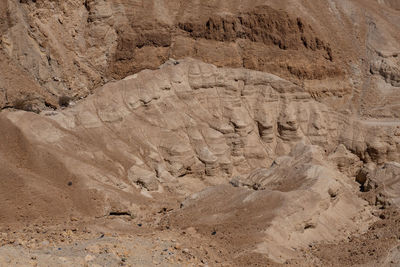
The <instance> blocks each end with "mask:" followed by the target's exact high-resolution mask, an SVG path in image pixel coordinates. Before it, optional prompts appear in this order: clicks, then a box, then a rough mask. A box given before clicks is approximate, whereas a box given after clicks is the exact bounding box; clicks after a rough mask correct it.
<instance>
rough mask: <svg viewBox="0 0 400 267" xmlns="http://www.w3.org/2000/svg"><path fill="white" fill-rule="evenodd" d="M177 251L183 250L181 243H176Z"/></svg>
mask: <svg viewBox="0 0 400 267" xmlns="http://www.w3.org/2000/svg"><path fill="white" fill-rule="evenodd" d="M174 248H175V249H181V248H182V245H181V244H180V243H176V244H175V246H174Z"/></svg>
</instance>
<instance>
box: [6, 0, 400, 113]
mask: <svg viewBox="0 0 400 267" xmlns="http://www.w3.org/2000/svg"><path fill="white" fill-rule="evenodd" d="M1 12H2V14H3V15H2V20H1V40H2V41H1V48H2V51H3V52H2V53H3V54H2V58H4V60H2V61H6V60H7V58H8V59H9V60H11V62H13V63H15V64H16V65H17V67H18V68H20V69H21V70H22V71H26V73H24V74H22V75H20V77H21V80H26V81H27V83H29V84H31V85H30V86H20V87H16V88H13V87H12V86H11V87H10V86H8V85H7V86H6V85H5V82H3V84H4V85H2V86H1V88H2V91H3V100H2V103H3V104H2V106H3V107H4V106H13V105H14V106H15V102H16V101H18V100H20V98H23V97H20V96H19V95H18V94H17V93H15V91H17V92H21V94H22V95H24V94H25V92H30V91H34V92H35V95H34V96H28V97H26V98H27V101H28V102H30V101H31V99H38V100H39V102H41V103H42V104H41V105H40V103H33V106H34V107H36V108H34V109H44V108H45V104H46V105H47V107H55V106H57V97H59V96H62V95H67V96H71V97H75V98H80V97H85V96H87V95H88V94H90V93H91V92H93V90H95V88H97V87H99V86H101V85H103V84H104V83H106V82H108V81H110V80H112V79H121V78H124V77H126V76H128V75H131V74H134V73H137V72H138V71H141V70H143V69H155V68H157V67H158V66H159V65H161V64H162V63H163V62H165V61H166V60H168V59H169V58H174V59H180V58H185V57H192V58H197V59H201V60H203V61H205V62H207V63H212V64H215V65H217V66H228V67H244V68H248V69H254V70H260V71H264V72H269V73H273V74H276V75H278V76H280V77H282V78H286V79H289V80H290V81H292V82H295V83H296V84H298V85H303V86H304V87H305V89H306V90H307V91H308V92H311V93H312V96H313V97H314V98H315V99H318V100H320V101H323V102H325V103H327V104H330V105H331V106H334V107H335V108H336V109H338V108H340V109H349V110H351V111H352V112H353V113H355V114H361V115H365V116H372V117H397V116H398V106H397V104H396V103H397V102H396V101H395V99H398V90H396V88H397V87H398V77H397V76H398V68H399V62H398V60H397V59H398V57H397V56H396V55H397V54H398V51H399V47H398V43H399V40H398V34H397V33H398V31H399V28H398V25H399V23H397V22H398V20H399V19H398V12H399V11H398V10H397V9H396V4H395V3H393V2H391V1H380V2H379V1H378V2H376V1H372V0H370V1H368V2H365V1H351V2H347V3H343V2H336V1H322V0H320V1H314V2H313V3H308V2H306V1H296V2H293V1H268V3H267V2H265V1H246V2H243V1H230V2H229V3H220V2H219V1H207V2H201V3H200V2H196V1H186V2H185V3H181V2H180V1H161V2H160V1H158V2H155V1H83V0H74V1H67V2H66V1H19V2H15V1H3V3H2V7H1ZM10 14H12V16H10ZM4 69H5V70H7V67H5V68H4ZM4 72H5V73H8V72H14V71H11V70H10V71H4ZM3 76H4V75H3ZM25 76H26V77H25ZM383 80H384V81H385V82H384V83H383ZM38 87H41V88H43V89H44V91H42V92H40V91H38ZM377 88H385V89H384V90H382V89H377ZM5 95H7V97H6V96H5ZM376 98H378V99H379V101H378V102H379V103H382V104H378V105H377V101H375V99H376ZM45 102H47V103H45ZM383 103H384V104H383Z"/></svg>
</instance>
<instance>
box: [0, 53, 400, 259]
mask: <svg viewBox="0 0 400 267" xmlns="http://www.w3.org/2000/svg"><path fill="white" fill-rule="evenodd" d="M1 123H2V125H4V126H5V129H4V130H2V135H3V136H5V137H6V138H7V142H5V143H3V144H2V146H1V151H2V162H3V163H4V164H3V168H4V175H5V177H4V181H5V183H6V184H7V183H10V184H11V182H12V180H13V179H16V178H15V177H18V178H17V180H18V181H19V182H20V183H21V184H23V185H24V186H21V187H18V190H17V191H18V195H20V196H23V197H22V199H27V200H26V201H28V202H30V203H31V204H30V205H29V206H27V207H26V206H22V207H20V209H19V211H18V212H17V213H15V212H10V210H9V209H10V206H8V205H7V206H2V214H9V216H7V218H3V221H15V220H16V221H21V222H22V221H23V220H21V219H18V218H19V217H18V216H20V213H23V214H29V216H30V217H31V220H32V221H35V220H36V219H39V218H38V214H40V217H41V218H43V217H48V218H51V219H52V220H58V219H61V220H62V219H63V218H65V216H66V217H67V218H68V217H70V216H95V217H104V216H107V215H108V214H111V213H113V212H114V213H115V212H126V213H129V214H133V213H138V214H142V213H143V212H140V210H141V208H140V207H142V205H147V204H145V203H146V202H147V201H146V197H150V199H149V200H148V201H149V202H150V203H157V199H158V198H159V197H164V198H165V197H171V196H173V197H174V198H177V199H180V198H181V197H182V196H185V195H186V196H187V195H188V194H191V193H194V192H196V191H197V190H200V189H204V188H206V187H207V186H210V185H211V186H212V185H216V184H222V185H221V186H217V187H212V188H208V189H205V191H203V192H202V193H198V194H195V195H193V196H191V197H189V198H188V199H187V200H186V201H184V202H182V203H181V206H180V209H179V210H177V211H176V212H174V213H171V214H170V215H169V216H167V217H164V218H162V219H161V220H160V222H158V225H159V227H161V228H162V229H163V228H164V227H167V228H165V229H172V228H173V229H186V228H187V227H197V228H199V229H203V230H202V231H208V230H211V229H212V227H221V226H222V225H225V226H226V228H224V229H225V230H224V231H228V230H227V229H231V228H232V227H233V228H232V229H235V228H236V227H241V226H243V225H244V223H245V222H246V223H247V224H250V225H252V227H250V228H244V229H242V230H237V231H238V232H237V235H235V236H233V237H229V238H232V242H233V244H236V245H237V247H236V249H240V250H242V251H248V252H256V253H261V254H262V255H266V257H267V258H269V259H270V260H273V261H275V262H284V261H285V260H287V259H292V258H297V257H300V254H299V252H298V251H297V250H296V249H300V248H306V247H307V246H308V244H310V243H313V242H322V241H328V240H329V241H331V242H334V241H338V240H340V239H342V238H345V237H347V236H348V235H349V234H362V233H363V232H364V231H365V230H366V229H367V227H368V226H369V224H370V223H372V222H374V221H375V217H374V216H372V215H371V213H370V209H371V208H370V207H369V206H368V202H367V201H364V200H362V199H361V198H359V197H358V196H357V192H358V191H359V187H360V186H364V187H365V188H367V186H368V185H369V184H372V183H374V182H376V183H380V182H382V181H379V179H378V178H374V177H377V176H378V175H381V176H379V177H387V178H382V179H388V180H390V179H392V180H393V179H394V178H392V177H389V176H385V175H384V174H381V172H380V171H379V170H378V169H376V168H377V167H376V166H378V165H380V164H383V163H385V162H388V161H396V160H398V159H399V157H400V156H399V153H400V145H399V144H400V140H399V136H400V135H399V131H400V122H396V123H393V122H390V123H389V122H388V123H383V122H381V121H372V120H368V121H365V120H360V119H358V118H353V117H349V116H348V114H343V113H340V112H337V111H335V110H334V109H332V108H329V107H328V106H326V105H324V104H322V103H320V102H318V101H315V100H314V99H313V98H312V97H311V95H310V94H309V93H308V92H306V91H305V90H304V88H302V87H299V86H298V85H296V84H294V83H292V82H289V81H287V80H284V79H282V78H279V77H277V76H275V75H272V74H267V73H263V72H257V71H252V70H248V69H230V68H217V67H216V66H214V65H210V64H206V63H203V62H201V61H197V60H193V59H186V60H180V61H175V60H171V61H167V62H166V63H165V64H164V65H163V66H161V67H160V69H159V70H156V71H149V70H146V71H142V72H140V73H138V74H135V75H132V76H128V77H126V78H125V79H123V80H121V81H117V82H111V83H108V84H107V85H105V86H103V87H102V88H99V89H98V90H96V93H95V94H93V95H91V96H89V97H88V98H86V99H84V100H83V101H81V102H79V103H78V104H76V105H74V106H73V107H70V108H68V109H66V110H64V111H44V112H42V113H41V114H34V113H28V112H24V111H19V112H12V111H6V112H3V113H2V114H1ZM20 155H23V157H22V158H21V156H20ZM21 162H22V164H21ZM17 166H18V167H17ZM371 166H372V167H371ZM367 167H368V168H372V169H371V170H370V171H369V172H370V173H369V174H366V175H367V176H368V178H365V180H363V181H362V180H361V178H357V180H358V181H359V183H357V182H356V176H360V175H362V173H363V170H364V169H365V168H367ZM375 170H376V174H375V172H374V171H375ZM382 175H383V176H382ZM367 176H365V177H367ZM36 179H39V181H40V182H39V184H40V186H39V187H38V184H37V183H35V182H33V181H34V180H36ZM229 181H230V183H231V185H229V183H228V182H229ZM69 182H70V183H71V185H69V186H71V188H68V187H67V190H66V189H65V186H67V184H68V183H69ZM364 184H365V185H364ZM394 188H395V187H394ZM9 190H10V189H9V187H7V186H6V187H3V188H2V195H4V196H6V195H8V194H9V193H8V191H9ZM390 190H391V191H390V192H393V190H394V189H390ZM47 192H51V193H47ZM388 192H389V191H388ZM228 196H229V197H228ZM390 197H391V195H387V196H385V199H386V198H387V199H388V201H391V200H390ZM395 197H396V200H395V201H397V195H396V196H395ZM299 199H301V201H300V202H299V201H298V200H299ZM50 201H51V202H50ZM266 202H269V203H270V204H269V205H270V206H268V207H269V208H266V206H265V203H266ZM50 203H51V204H50ZM53 203H55V204H53ZM212 203H213V204H212ZM228 203H229V204H228ZM211 206H212V207H213V208H212V212H211V213H210V212H205V211H206V210H208V209H209V207H211ZM28 207H29V208H28ZM193 207H195V208H193ZM60 209H62V210H63V212H58V211H60ZM243 209H248V210H249V211H246V212H243V213H241V212H239V211H240V210H243ZM37 210H40V211H41V212H40V213H37V212H36V211H37ZM344 210H345V211H346V212H343V211H344ZM221 214H225V215H221ZM234 214H236V215H234ZM232 216H234V217H235V218H236V219H235V220H232V218H233V217H232ZM197 217H198V219H195V220H194V221H193V218H197ZM328 222H329V223H328ZM260 231H261V232H260ZM260 233H262V235H261V236H260ZM241 235H248V236H249V237H248V238H249V239H248V240H247V241H246V242H241V241H239V239H240V236H241ZM228 236H229V235H228ZM250 236H253V238H250ZM227 238H228V237H227ZM229 238H228V240H229ZM235 242H239V243H235ZM254 242H256V243H257V244H258V245H257V246H256V247H254ZM276 242H278V243H279V244H280V245H279V246H276V245H275V243H276ZM221 246H224V245H221ZM293 247H295V248H296V249H293Z"/></svg>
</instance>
